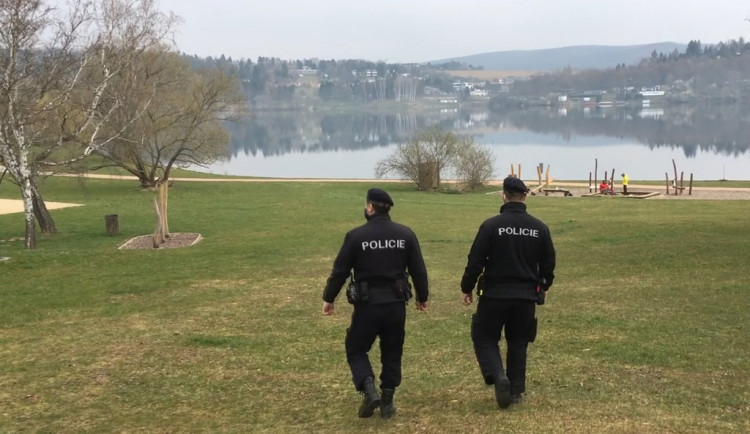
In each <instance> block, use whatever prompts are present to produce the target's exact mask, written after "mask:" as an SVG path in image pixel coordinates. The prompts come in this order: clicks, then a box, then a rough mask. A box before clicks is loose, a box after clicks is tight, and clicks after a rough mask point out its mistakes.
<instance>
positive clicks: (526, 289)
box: [461, 202, 555, 300]
mask: <svg viewBox="0 0 750 434" xmlns="http://www.w3.org/2000/svg"><path fill="white" fill-rule="evenodd" d="M554 271H555V248H554V246H553V245H552V237H551V236H550V232H549V228H548V227H547V225H545V224H544V223H542V222H541V221H540V220H539V219H537V218H534V217H532V216H531V215H529V214H528V213H527V212H526V204H525V203H523V202H508V203H506V204H504V205H503V206H502V207H501V208H500V214H498V215H496V216H494V217H491V218H489V219H487V220H485V221H484V222H483V223H482V225H481V226H479V232H477V236H476V238H475V239H474V244H473V245H472V246H471V250H470V251H469V259H468V263H467V265H466V269H465V270H464V276H463V278H462V279H461V291H462V292H463V293H465V294H468V293H470V292H471V291H472V289H473V288H474V285H475V283H476V282H477V278H478V277H479V275H480V274H481V273H482V272H484V281H485V287H486V289H485V290H484V292H483V293H482V294H481V295H482V296H486V297H490V298H513V299H527V300H535V299H536V287H537V284H538V283H539V279H540V277H543V278H545V279H546V280H547V288H549V286H551V285H552V281H553V280H554V278H555V274H554Z"/></svg>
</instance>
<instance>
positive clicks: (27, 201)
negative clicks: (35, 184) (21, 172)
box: [21, 178, 37, 250]
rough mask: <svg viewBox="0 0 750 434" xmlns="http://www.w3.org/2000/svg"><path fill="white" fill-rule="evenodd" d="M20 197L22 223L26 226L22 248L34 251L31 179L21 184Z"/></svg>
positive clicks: (34, 231) (34, 233) (34, 235)
mask: <svg viewBox="0 0 750 434" xmlns="http://www.w3.org/2000/svg"><path fill="white" fill-rule="evenodd" d="M21 196H22V197H23V212H24V222H25V225H26V235H25V238H24V246H25V247H26V249H27V250H33V249H36V245H37V244H36V242H37V240H36V222H35V221H34V198H33V194H32V183H31V179H29V178H26V179H25V180H24V182H23V188H21Z"/></svg>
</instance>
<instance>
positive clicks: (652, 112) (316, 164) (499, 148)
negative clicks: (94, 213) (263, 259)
mask: <svg viewBox="0 0 750 434" xmlns="http://www.w3.org/2000/svg"><path fill="white" fill-rule="evenodd" d="M702 114H704V115H705V116H704V115H702ZM748 119H750V116H748V114H747V113H745V112H744V111H743V110H742V109H738V108H730V109H727V113H717V111H716V110H715V109H714V110H710V111H708V110H706V111H700V110H695V109H690V110H687V109H681V110H680V111H673V112H671V113H670V112H668V111H666V110H661V109H647V110H637V111H622V110H620V111H615V110H612V111H604V110H601V111H599V110H593V111H587V110H580V111H578V110H567V111H565V112H559V111H555V112H552V111H545V110H541V111H531V112H513V113H504V114H496V113H489V112H482V111H480V112H465V111H460V110H443V111H441V112H438V113H435V114H431V115H416V114H369V113H362V114H356V115H338V116H335V115H319V114H315V113H286V114H268V115H263V116H259V117H256V118H254V119H252V120H249V121H247V122H243V123H242V124H239V125H233V126H232V127H230V131H232V136H233V143H232V156H231V158H230V159H229V160H228V161H225V162H221V163H217V164H214V165H212V166H211V167H209V168H207V169H200V168H197V170H202V171H206V172H210V173H216V174H225V175H238V176H262V177H282V178H359V179H369V178H374V169H375V165H376V163H377V162H378V161H380V160H382V159H384V158H386V157H388V156H389V155H391V154H392V153H393V152H394V150H395V148H396V146H397V144H398V143H400V142H403V141H406V140H408V138H409V137H411V135H413V134H414V133H415V132H416V131H418V130H419V129H421V128H425V127H426V126H429V125H433V124H436V123H439V124H441V125H443V126H444V127H445V128H450V129H453V130H455V131H456V132H459V133H462V134H471V135H473V136H474V138H475V141H476V142H478V143H481V144H483V145H485V146H487V147H488V148H490V149H491V150H492V151H493V154H494V156H495V169H496V171H495V172H496V173H495V175H496V177H497V178H502V177H504V176H505V175H506V174H508V173H509V171H510V166H511V165H514V167H515V168H516V170H518V169H517V168H518V165H521V169H522V176H523V177H524V178H527V179H529V178H535V177H536V166H537V165H538V164H539V163H543V164H544V167H545V168H546V167H547V166H549V167H550V175H551V176H552V177H553V178H557V179H588V177H589V173H590V172H593V171H594V165H595V161H596V160H598V178H599V179H601V177H602V176H603V174H604V171H605V170H606V171H608V172H611V171H612V169H614V170H615V172H616V174H618V175H619V173H621V172H627V173H628V174H629V176H630V178H631V179H636V180H639V179H640V180H662V179H664V178H665V173H669V174H670V177H671V176H672V174H673V172H674V169H673V166H672V160H673V159H674V161H675V163H676V164H677V170H678V176H679V173H680V172H684V175H685V178H686V179H688V178H689V176H690V174H691V173H692V174H693V177H694V178H695V179H698V180H716V179H730V180H750V121H748ZM447 175H448V176H444V177H449V174H447ZM392 177H396V176H395V175H392Z"/></svg>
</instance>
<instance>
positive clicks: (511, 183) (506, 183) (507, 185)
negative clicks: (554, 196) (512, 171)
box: [503, 176, 529, 193]
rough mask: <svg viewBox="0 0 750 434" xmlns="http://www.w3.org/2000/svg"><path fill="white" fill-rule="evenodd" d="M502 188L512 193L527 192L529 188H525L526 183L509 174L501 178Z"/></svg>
mask: <svg viewBox="0 0 750 434" xmlns="http://www.w3.org/2000/svg"><path fill="white" fill-rule="evenodd" d="M503 190H505V191H507V192H513V193H528V192H529V189H528V188H526V184H524V183H523V181H521V180H520V179H518V178H516V177H514V176H509V177H507V178H505V180H503Z"/></svg>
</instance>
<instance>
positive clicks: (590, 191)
mask: <svg viewBox="0 0 750 434" xmlns="http://www.w3.org/2000/svg"><path fill="white" fill-rule="evenodd" d="M593 185H594V184H592V183H591V172H589V193H592V192H593V191H594V190H592V189H591V188H592V186H593Z"/></svg>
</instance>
